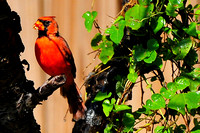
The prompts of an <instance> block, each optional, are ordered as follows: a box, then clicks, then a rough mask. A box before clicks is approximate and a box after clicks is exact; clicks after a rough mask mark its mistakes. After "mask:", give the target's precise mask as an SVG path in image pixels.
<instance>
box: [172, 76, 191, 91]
mask: <svg viewBox="0 0 200 133" xmlns="http://www.w3.org/2000/svg"><path fill="white" fill-rule="evenodd" d="M175 84H176V86H177V88H178V90H183V89H185V88H186V87H188V86H189V85H190V81H189V79H187V78H185V77H183V76H181V77H178V78H176V80H175Z"/></svg>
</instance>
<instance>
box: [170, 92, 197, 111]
mask: <svg viewBox="0 0 200 133" xmlns="http://www.w3.org/2000/svg"><path fill="white" fill-rule="evenodd" d="M194 99H195V100H194ZM199 103H200V92H188V93H183V94H177V95H175V96H174V97H173V98H172V99H171V100H170V101H169V104H168V107H169V108H171V109H174V110H176V111H178V112H180V113H182V114H183V115H185V107H186V105H187V108H188V110H189V111H190V110H191V109H196V108H198V107H200V104H199Z"/></svg>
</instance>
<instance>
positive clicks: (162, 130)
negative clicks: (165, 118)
mask: <svg viewBox="0 0 200 133" xmlns="http://www.w3.org/2000/svg"><path fill="white" fill-rule="evenodd" d="M154 133H172V131H171V129H170V128H167V129H166V127H164V126H157V127H156V128H155V130H154Z"/></svg>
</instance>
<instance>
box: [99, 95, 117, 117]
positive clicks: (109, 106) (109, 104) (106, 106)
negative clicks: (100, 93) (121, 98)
mask: <svg viewBox="0 0 200 133" xmlns="http://www.w3.org/2000/svg"><path fill="white" fill-rule="evenodd" d="M115 101H116V100H115V99H114V98H112V99H111V102H110V100H108V99H106V100H104V101H103V103H102V107H103V112H104V114H105V116H106V117H108V116H109V114H110V112H111V111H112V109H113V106H114V104H115Z"/></svg>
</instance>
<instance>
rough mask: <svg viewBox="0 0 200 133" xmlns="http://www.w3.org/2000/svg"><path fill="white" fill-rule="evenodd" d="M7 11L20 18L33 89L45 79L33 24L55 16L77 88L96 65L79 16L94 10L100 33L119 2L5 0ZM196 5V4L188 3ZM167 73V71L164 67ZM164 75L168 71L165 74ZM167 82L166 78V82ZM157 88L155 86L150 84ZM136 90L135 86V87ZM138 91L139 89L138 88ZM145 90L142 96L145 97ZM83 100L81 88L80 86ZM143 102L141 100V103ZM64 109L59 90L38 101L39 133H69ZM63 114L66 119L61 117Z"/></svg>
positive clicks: (135, 99) (136, 93)
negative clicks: (74, 70) (69, 53)
mask: <svg viewBox="0 0 200 133" xmlns="http://www.w3.org/2000/svg"><path fill="white" fill-rule="evenodd" d="M7 1H8V3H9V5H10V7H11V9H12V10H13V11H16V12H17V13H18V14H19V15H20V17H21V25H22V31H21V33H20V35H21V38H22V41H23V43H24V45H25V52H24V53H22V54H21V59H26V60H27V61H28V62H29V64H30V71H26V76H27V79H29V80H33V81H34V83H35V88H38V87H39V86H41V85H42V84H43V83H44V82H45V81H46V80H47V79H48V78H49V76H48V75H46V74H45V73H44V72H43V71H42V69H41V68H40V67H39V65H38V64H37V61H36V59H35V53H34V45H35V40H36V38H37V31H36V30H34V29H33V24H34V23H35V22H36V20H37V19H38V18H39V17H41V16H56V21H57V23H58V25H59V30H60V34H61V36H63V37H64V38H65V39H66V40H67V42H68V44H69V45H70V48H71V51H72V53H73V56H74V58H75V64H76V67H77V78H76V83H77V85H78V86H79V87H81V86H82V85H83V83H84V78H85V77H86V76H87V75H88V74H89V72H91V71H92V69H93V67H94V66H96V65H97V64H98V63H99V59H98V58H97V59H94V57H95V53H94V54H89V55H88V53H91V52H92V49H91V47H90V40H91V39H92V38H93V36H94V35H95V34H96V33H97V32H98V31H97V30H96V29H95V28H93V30H92V31H91V32H90V33H88V32H87V30H86V29H85V27H84V19H83V18H82V15H83V13H85V12H86V11H92V10H96V11H97V12H98V17H97V22H98V24H99V26H100V27H101V28H102V29H103V30H104V29H105V28H106V27H107V26H110V25H111V24H112V22H113V21H114V18H115V17H116V16H117V14H118V13H119V11H120V9H121V5H122V0H7ZM190 2H191V3H192V4H196V3H197V2H198V1H196V0H195V1H190ZM166 70H170V68H166ZM166 73H167V74H168V75H170V72H168V71H166ZM170 80H171V79H166V81H170ZM154 86H157V87H158V88H159V86H160V85H159V83H156V84H154ZM136 87H137V86H136ZM138 88H139V86H138ZM148 91H149V90H147V93H146V94H145V95H148V94H149V93H148ZM81 92H82V94H83V98H84V95H85V93H84V92H85V88H84V87H82V89H81ZM140 94H141V92H140V89H136V88H135V91H134V92H133V100H132V101H133V102H131V104H132V105H133V108H138V106H140V105H141V104H140V99H141V95H140ZM144 102H145V101H144ZM67 109H68V105H67V100H66V99H64V98H63V97H61V96H60V92H59V89H58V90H57V91H56V92H54V93H53V95H51V96H50V97H49V98H48V100H46V101H44V102H42V105H38V106H37V107H36V108H35V109H34V115H35V118H36V120H37V123H38V124H39V125H40V126H41V132H42V133H71V131H72V128H73V125H74V123H73V122H72V121H71V120H72V116H71V115H70V114H69V113H68V114H66V111H67ZM65 114H66V116H65Z"/></svg>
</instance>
